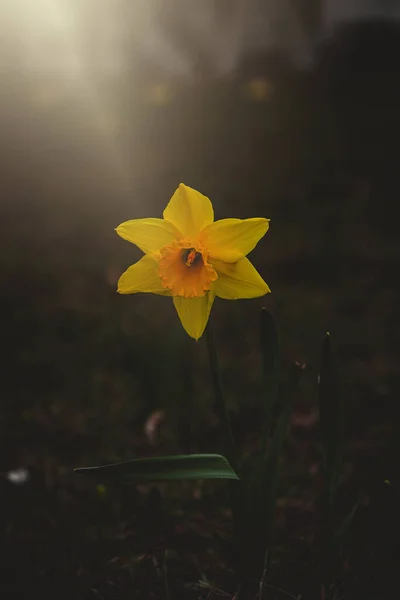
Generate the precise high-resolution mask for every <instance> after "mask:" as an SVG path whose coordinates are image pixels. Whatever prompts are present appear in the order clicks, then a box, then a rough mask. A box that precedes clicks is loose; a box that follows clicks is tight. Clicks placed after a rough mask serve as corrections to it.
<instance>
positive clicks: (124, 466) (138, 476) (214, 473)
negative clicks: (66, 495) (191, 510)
mask: <svg viewBox="0 0 400 600" xmlns="http://www.w3.org/2000/svg"><path fill="white" fill-rule="evenodd" d="M74 471H75V473H84V474H88V475H92V476H95V477H96V478H97V479H101V480H104V481H105V480H117V481H123V482H126V483H140V482H149V481H155V482H156V481H181V480H187V479H234V480H237V479H239V477H238V476H237V474H236V473H235V471H234V470H233V469H232V467H231V466H230V464H229V463H228V461H227V460H226V458H225V457H224V456H221V455H220V454H187V455H186V454H183V455H173V456H160V457H152V458H137V459H134V460H128V461H124V462H120V463H113V464H109V465H101V466H96V467H80V468H77V469H74Z"/></svg>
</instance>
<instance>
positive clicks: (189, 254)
mask: <svg viewBox="0 0 400 600" xmlns="http://www.w3.org/2000/svg"><path fill="white" fill-rule="evenodd" d="M182 260H183V262H184V263H185V265H186V266H187V267H191V266H194V267H195V266H196V265H198V264H199V263H200V262H203V256H202V254H201V252H197V250H195V249H194V248H186V249H185V250H182Z"/></svg>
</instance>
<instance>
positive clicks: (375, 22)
mask: <svg viewBox="0 0 400 600" xmlns="http://www.w3.org/2000/svg"><path fill="white" fill-rule="evenodd" d="M0 77H1V79H0V194H1V195H0V234H1V241H2V245H1V248H2V249H1V252H0V268H1V280H0V305H1V308H2V310H1V315H2V324H1V333H2V335H1V337H2V343H3V353H2V356H3V358H2V361H1V362H2V367H3V368H2V377H1V392H2V393H1V407H2V408H1V415H0V418H1V421H0V449H1V452H0V462H1V467H0V470H1V471H2V479H1V482H0V485H1V489H2V492H1V498H2V502H3V507H2V509H1V517H0V519H1V532H2V536H3V539H4V545H5V548H6V551H7V556H8V558H7V560H6V562H4V563H3V564H2V565H1V567H0V586H1V585H2V586H4V590H5V596H4V597H7V598H8V597H14V596H12V595H13V594H14V595H15V597H17V596H18V597H31V595H30V593H31V592H32V590H34V589H39V588H40V590H41V593H44V592H43V590H44V589H47V586H50V589H51V590H53V592H52V593H53V594H54V593H57V594H58V597H62V594H64V593H65V594H66V597H68V598H125V597H135V594H136V593H140V594H141V597H149V598H150V597H165V596H162V595H160V596H157V593H158V592H157V591H154V590H153V588H152V587H151V585H153V583H154V582H153V580H154V581H155V580H157V577H159V573H158V571H157V569H156V566H154V564H155V563H154V560H155V559H154V556H156V554H157V552H159V551H160V548H161V549H162V550H163V551H165V550H168V551H170V552H171V553H172V554H171V556H177V557H178V558H177V560H176V561H175V562H176V565H178V566H175V567H174V568H175V570H176V572H174V573H173V576H172V580H173V581H175V580H176V581H181V580H182V581H192V580H193V581H195V580H196V579H199V577H200V575H199V573H200V572H201V569H202V568H205V567H204V565H206V564H209V569H210V572H213V569H215V568H216V565H217V564H219V562H218V561H219V560H220V559H218V557H216V556H214V554H213V552H214V551H215V550H214V549H213V548H214V543H213V540H212V531H213V530H214V529H215V528H216V527H219V526H220V524H221V523H222V522H224V519H225V520H226V519H227V518H226V517H225V516H224V515H225V513H223V512H220V511H222V510H223V507H224V506H226V501H225V500H226V499H225V496H224V491H223V487H221V486H218V485H216V484H213V485H211V484H208V483H207V484H206V485H204V486H203V485H201V484H199V485H194V484H191V485H189V486H183V485H177V484H174V485H172V486H164V487H162V488H160V487H156V488H153V487H146V486H145V487H143V486H142V487H140V486H139V489H137V488H134V489H132V488H129V489H127V488H124V489H123V490H122V489H120V488H113V489H108V488H98V487H96V483H98V482H93V481H86V480H84V478H83V477H80V476H78V475H74V474H73V472H72V469H73V467H75V466H82V465H90V464H99V463H102V462H112V461H117V460H125V459H129V458H134V457H137V456H150V455H158V454H165V453H176V452H186V451H192V452H193V451H204V452H208V451H209V452H214V451H220V450H221V448H220V445H219V429H218V422H217V420H216V418H214V416H213V412H212V388H211V383H210V380H209V375H208V364H207V355H206V349H205V344H204V342H203V341H200V342H199V343H198V344H195V343H194V342H192V340H190V339H188V338H187V337H186V336H185V334H184V332H183V330H182V329H181V326H180V324H179V321H178V319H177V316H176V315H175V311H174V308H173V306H172V302H169V301H168V300H167V299H165V298H161V297H156V296H150V295H149V296H147V295H138V296H127V297H122V296H118V295H117V294H116V282H117V279H118V277H119V275H120V274H121V273H122V272H123V271H124V270H125V269H126V268H127V267H128V266H129V265H130V264H132V263H133V262H134V261H135V260H137V259H138V258H139V256H140V252H139V251H137V250H136V249H135V248H134V247H133V246H132V245H130V244H127V243H126V242H124V241H122V240H121V239H119V238H118V237H117V236H116V235H115V232H114V228H115V227H116V226H117V225H118V224H119V223H120V222H122V221H124V220H128V219H132V218H137V217H147V216H161V213H162V210H163V208H164V207H165V205H166V203H167V202H168V200H169V198H170V197H171V195H172V193H173V192H174V190H175V189H176V187H177V186H178V184H179V183H180V182H184V183H186V184H187V185H190V186H192V187H194V188H196V189H198V190H200V191H201V192H202V193H204V194H206V195H207V196H209V197H210V198H211V200H212V202H213V204H214V209H215V213H216V218H224V217H230V216H235V217H241V218H245V217H253V216H266V217H269V218H271V228H270V231H269V232H268V234H267V236H266V237H265V238H264V239H263V240H262V241H261V242H260V244H259V245H258V247H257V249H256V250H255V251H254V253H253V254H252V255H251V258H252V260H253V262H254V264H255V265H256V267H257V268H258V270H259V271H260V272H261V274H262V275H263V277H264V278H265V279H266V281H267V282H268V284H269V285H270V287H271V289H272V294H271V295H269V296H268V297H266V298H263V299H257V300H252V301H242V302H226V301H222V300H221V301H219V302H218V301H217V302H216V303H215V308H214V309H213V314H212V318H213V321H214V326H215V329H216V334H217V342H218V347H219V350H220V355H221V365H222V369H223V376H224V380H225V386H226V391H227V395H228V397H229V402H230V405H231V408H232V414H233V418H234V426H235V431H236V435H237V437H238V439H239V441H240V444H241V448H242V450H243V452H244V453H246V452H250V451H251V449H252V448H253V447H254V444H255V441H256V440H257V436H258V433H259V429H258V423H259V420H260V409H261V404H260V397H259V389H260V383H259V382H260V357H259V352H258V311H259V308H260V307H261V306H263V305H266V306H268V307H269V309H270V310H271V311H272V312H273V314H274V315H275V317H276V319H277V321H278V325H279V330H280V334H281V341H282V349H283V359H284V364H288V363H289V362H290V361H292V360H299V361H301V362H304V363H306V364H307V370H306V372H305V375H304V378H303V384H302V389H301V392H300V394H299V398H298V399H297V402H296V406H295V412H294V413H293V418H292V426H291V434H290V439H289V440H288V448H287V452H286V455H285V456H286V459H285V461H284V464H283V467H282V468H283V470H284V476H283V482H284V483H283V485H282V490H281V500H282V502H281V504H282V505H283V504H285V501H286V504H285V506H291V505H290V502H289V500H290V499H292V500H293V498H294V499H295V500H296V499H297V500H298V502H297V504H296V502H293V505H294V506H295V507H297V508H296V510H298V511H299V514H298V515H297V517H296V519H295V521H294V524H293V523H292V522H291V521H290V519H289V520H288V517H287V514H286V513H285V512H283V513H282V516H281V521H282V522H281V529H282V534H281V535H282V536H283V538H285V536H287V537H288V538H292V537H294V538H296V539H305V538H306V537H307V536H306V534H305V533H304V531H303V528H304V527H306V525H304V523H307V522H308V520H309V518H310V517H309V513H310V512H311V513H312V510H313V508H312V507H313V498H314V495H315V488H316V486H317V487H318V477H319V475H318V473H319V463H318V460H317V459H316V458H315V457H316V455H317V450H315V445H316V435H317V434H316V433H315V429H316V427H317V415H316V390H315V385H316V378H317V374H318V360H319V358H318V357H319V348H320V343H321V339H322V336H323V334H324V332H325V331H327V330H329V331H330V332H331V334H332V340H333V344H334V348H335V352H336V354H337V357H338V360H339V364H340V377H341V393H342V397H343V400H344V404H345V407H346V430H345V435H346V454H345V463H344V467H343V486H344V489H345V490H347V492H345V495H344V503H346V497H347V496H346V494H348V498H350V497H352V495H353V494H355V493H358V492H359V491H362V492H363V493H364V494H365V506H364V511H363V513H362V516H361V517H360V519H361V520H360V523H359V536H361V537H359V538H357V539H356V542H354V544H355V546H354V548H353V550H351V551H349V552H350V556H352V557H353V558H354V560H353V562H352V561H351V560H350V563H351V572H352V573H359V572H367V571H368V569H369V567H370V566H371V565H372V564H373V565H375V566H374V569H378V567H377V565H380V567H379V568H381V571H379V569H378V570H377V571H374V573H375V575H376V573H379V574H378V575H376V576H375V578H374V577H373V576H372V575H370V576H368V577H367V576H365V578H363V577H358V576H357V575H354V577H353V579H352V582H353V583H352V585H353V586H354V590H357V591H354V594H355V595H354V597H356V594H358V593H360V594H361V596H360V597H363V598H371V599H372V598H381V597H383V596H382V595H381V592H382V589H383V588H382V586H383V585H384V584H383V583H382V582H383V581H385V582H386V584H385V585H389V584H388V583H387V582H388V581H391V580H390V576H389V571H390V567H391V566H393V564H394V563H393V561H394V554H393V553H394V550H393V548H394V546H393V544H392V543H391V542H390V543H389V542H387V537H386V536H387V535H389V533H388V532H389V531H390V530H392V526H391V521H390V518H391V517H390V516H388V515H390V514H391V513H390V510H389V508H388V507H389V505H388V504H387V503H386V502H387V499H386V495H385V494H386V488H385V490H384V489H383V487H384V481H385V480H389V481H390V482H391V486H392V488H393V487H395V486H396V477H397V478H398V467H397V462H398V460H397V458H398V449H399V448H398V441H397V440H398V439H399V408H398V395H399V389H400V385H399V383H400V382H399V376H398V371H399V363H400V351H399V347H400V346H399V344H400V320H399V318H398V306H399V293H398V292H399V284H398V276H399V259H400V246H399V243H398V226H399V225H398V223H399V218H398V217H399V211H398V202H399V198H400V179H399V168H400V144H399V139H400V112H399V106H400V6H399V4H398V3H397V2H396V1H395V0H394V1H387V2H384V1H381V2H378V1H373V0H370V1H367V0H365V1H363V0H359V1H357V0H352V1H350V0H341V1H339V0H325V1H323V0H301V1H300V0H298V1H295V0H285V1H283V0H264V1H262V0H231V1H227V0H207V1H205V0H203V1H202V2H197V3H195V2H187V1H185V0H169V1H168V2H167V1H166V0H155V1H153V2H139V1H131V2H123V1H122V0H120V1H114V2H106V1H101V0H100V1H99V0H54V1H51V0H37V1H36V2H31V1H30V0H8V1H7V0H6V2H5V3H4V2H3V3H2V6H1V8H0ZM160 423H161V425H160ZM157 424H158V425H160V426H158V425H157ZM188 424H190V427H188ZM152 427H153V429H154V428H155V433H154V435H153V433H152V431H153V429H152ZM17 469H22V471H16V470H17ZM24 469H26V471H24ZM25 478H26V479H27V480H26V481H25V482H24V483H21V481H23V480H24V479H25ZM387 486H388V484H386V487H387ZM397 489H398V488H397ZM220 494H221V496H220ZM160 498H161V499H162V500H161V504H162V506H163V511H164V512H162V511H161V512H160V510H159V506H160ZM349 501H350V500H349ZM152 503H153V504H154V503H155V505H157V506H158V508H154V505H153V504H152ZM385 503H386V504H385ZM221 507H222V508H221ZM179 509H183V511H181V512H179ZM146 511H148V512H146ZM152 511H153V512H152ZM165 511H166V514H167V518H165ZM155 514H157V515H158V517H157V518H160V519H164V520H162V523H161V521H157V522H156V524H154V518H155V517H154V515H155ZM160 514H161V517H160ZM296 514H297V513H296ZM138 515H139V517H138ZM146 515H147V516H146ZM193 515H195V518H198V519H202V520H203V521H202V526H201V527H200V528H198V529H200V530H201V531H199V530H196V528H195V527H194V526H193V522H195V518H194V517H193ZM174 519H176V521H177V524H176V523H175V521H174ZM193 519H194V520H193ZM213 519H214V520H215V522H214V521H213ZM363 519H364V520H363ZM385 519H386V520H385ZM227 520H228V521H229V518H228V519H227ZM149 521H150V522H151V523H152V524H153V527H149ZM166 523H167V525H166ZM182 523H184V524H185V525H184V526H183V525H182ZM204 523H206V524H204ZM216 523H217V524H216ZM288 523H289V524H290V526H289V525H288ZM175 524H176V528H179V527H181V529H182V531H181V530H179V531H180V533H179V535H178V533H177V532H176V531H177V529H176V528H175ZM207 524H208V525H207ZM207 527H208V529H207ZM227 527H228V528H229V524H228V525H227ZM222 528H223V527H222ZM288 528H289V531H288ZM170 530H171V531H170ZM207 531H208V533H209V536H208V537H207V535H208V534H206V533H204V532H207ZM188 532H189V533H188ZM193 532H194V533H193ZM192 534H193V535H192ZM304 536H305V538H304ZM283 538H282V539H283ZM285 539H286V538H285ZM188 547H190V548H191V550H190V552H191V553H192V554H193V560H188V559H187V548H188ZM192 548H194V550H192ZM180 550H182V552H183V555H184V557H185V560H186V562H185V560H184V559H182V556H181V555H180V554H179V552H180ZM397 550H398V547H397ZM174 552H175V554H173V553H174ZM185 553H186V554H185ZM138 557H139V558H138ZM143 557H144V558H143ZM149 557H152V560H153V562H151V560H150V559H149ZM139 559H140V560H139ZM148 559H149V560H150V562H149V564H147V562H148ZM135 561H136V562H135ZM146 561H147V562H146ZM207 561H208V562H207ZM139 563H140V565H141V567H140V569H138V570H135V568H134V566H132V565H137V564H139ZM173 564H175V563H173ZM199 564H201V565H202V566H201V567H200V566H198V565H199ZM196 565H197V566H196ZM357 569H358V570H357ZM385 569H386V570H385ZM221 570H222V572H223V570H224V567H221ZM153 571H154V573H156V574H155V575H154V573H153ZM289 571H290V568H289ZM370 571H371V570H370ZM153 575H154V577H153ZM292 575H293V574H292ZM292 575H291V576H292ZM221 577H222V579H223V575H221ZM293 577H295V576H294V575H293ZM357 577H358V579H357ZM149 580H151V581H152V582H153V583H152V584H151V585H150V584H149V583H148V581H149ZM353 580H355V581H356V583H354V581H353ZM293 581H294V579H293ZM300 581H301V582H302V583H299V586H301V585H303V584H304V585H305V586H306V587H307V582H306V583H304V582H303V580H302V579H301V577H300ZM156 583H157V582H156ZM154 585H155V587H156V588H157V585H156V584H154ZM172 585H173V584H172ZM35 586H38V587H37V588H36V587H35ZM52 586H53V587H52ZM146 586H149V587H146ZM357 586H358V587H357ZM374 586H375V587H374ZM178 587H179V586H178ZM352 589H353V588H352ZM388 589H389V588H388ZM54 590H56V592H54ZM144 590H145V591H144ZM146 590H147V591H146ZM360 590H361V591H360ZM294 591H297V593H299V592H300V591H301V590H300V589H297V588H296V590H294ZM32 593H33V592H32ZM185 593H187V594H189V591H186V592H185ZM7 594H8V595H7ZM129 594H131V595H129ZM132 594H133V595H132ZM152 594H155V595H154V596H152ZM363 594H364V595H363ZM368 594H369V595H368ZM53 597H54V596H53ZM188 597H192V596H189V595H188ZM193 597H198V595H195V596H193ZM352 597H353V596H352Z"/></svg>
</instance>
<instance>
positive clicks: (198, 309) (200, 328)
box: [174, 290, 215, 341]
mask: <svg viewBox="0 0 400 600" xmlns="http://www.w3.org/2000/svg"><path fill="white" fill-rule="evenodd" d="M214 299H215V293H214V291H213V290H211V291H210V292H207V294H206V295H205V296H202V297H201V298H183V297H182V296H174V305H175V308H176V311H177V313H178V316H179V318H180V320H181V323H182V326H183V328H184V330H185V331H186V333H187V334H188V335H190V337H192V338H194V339H195V340H196V341H197V340H198V339H199V338H201V336H202V335H203V332H204V329H205V327H206V325H207V322H208V317H209V316H210V312H211V307H212V305H213V302H214Z"/></svg>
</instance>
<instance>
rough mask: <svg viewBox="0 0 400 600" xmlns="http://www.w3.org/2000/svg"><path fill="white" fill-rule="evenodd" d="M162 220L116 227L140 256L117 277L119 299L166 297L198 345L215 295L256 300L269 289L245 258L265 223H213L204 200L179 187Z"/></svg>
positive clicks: (185, 187)
mask: <svg viewBox="0 0 400 600" xmlns="http://www.w3.org/2000/svg"><path fill="white" fill-rule="evenodd" d="M163 217H164V218H163V219H154V218H149V219H133V220H132V221H125V222H124V223H121V225H120V226H119V227H117V228H116V232H117V233H118V235H119V236H121V237H122V238H123V239H124V240H127V241H128V242H131V243H132V244H135V245H136V246H138V248H140V249H141V250H142V251H143V252H144V256H143V257H142V258H141V259H140V260H139V261H138V262H137V263H135V264H134V265H132V266H131V267H129V269H128V270H127V271H125V273H123V274H122V275H121V277H120V279H119V281H118V292H119V293H120V294H135V293H136V292H149V293H152V294H161V295H163V296H172V298H173V302H174V305H175V308H176V310H177V312H178V315H179V318H180V320H181V323H182V325H183V327H184V329H185V330H186V332H187V333H188V334H189V335H190V336H191V337H192V338H194V339H196V340H198V339H199V338H200V337H201V336H202V334H203V332H204V329H205V327H206V325H207V321H208V317H209V315H210V311H211V307H212V304H213V302H214V299H215V296H219V297H220V298H225V299H227V300H237V299H239V298H257V297H259V296H263V295H264V294H267V293H268V292H270V291H271V290H270V289H269V287H268V285H267V284H266V283H265V281H264V280H263V279H262V277H261V276H260V275H259V273H258V272H257V271H256V269H255V268H254V267H253V265H252V264H251V262H250V261H249V260H248V259H247V258H246V255H247V254H248V253H249V252H251V250H253V248H254V247H255V246H256V244H257V243H258V241H259V240H260V239H261V238H262V237H263V236H264V235H265V234H266V232H267V231H268V227H269V219H264V218H254V219H222V220H220V221H214V210H213V207H212V204H211V202H210V200H209V199H208V198H207V197H206V196H203V194H200V192H197V191H196V190H194V189H192V188H190V187H188V186H187V185H184V184H183V183H181V184H180V185H179V188H178V189H177V190H176V192H175V193H174V195H173V196H172V198H171V200H170V201H169V203H168V205H167V207H166V209H165V210H164V213H163Z"/></svg>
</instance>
